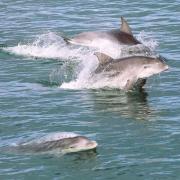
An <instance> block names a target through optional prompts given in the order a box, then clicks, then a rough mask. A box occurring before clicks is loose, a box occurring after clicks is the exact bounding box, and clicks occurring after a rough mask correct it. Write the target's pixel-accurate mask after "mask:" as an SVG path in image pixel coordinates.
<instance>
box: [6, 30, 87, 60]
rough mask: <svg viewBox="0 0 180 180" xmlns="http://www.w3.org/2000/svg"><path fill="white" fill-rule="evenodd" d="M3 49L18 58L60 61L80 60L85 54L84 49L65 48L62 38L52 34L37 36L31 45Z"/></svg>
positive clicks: (20, 44)
mask: <svg viewBox="0 0 180 180" xmlns="http://www.w3.org/2000/svg"><path fill="white" fill-rule="evenodd" d="M3 49H4V51H7V52H9V53H12V54H16V55H20V56H26V57H37V58H51V59H61V60H62V59H70V58H76V57H78V58H81V56H82V55H83V54H84V53H86V49H85V48H83V47H76V48H72V47H71V46H67V45H66V43H65V42H64V40H63V38H62V37H61V36H59V35H57V34H56V33H53V32H49V33H46V34H42V35H40V36H37V38H36V39H35V40H34V41H33V42H32V43H27V44H22V43H19V44H18V45H17V46H14V47H6V48H3Z"/></svg>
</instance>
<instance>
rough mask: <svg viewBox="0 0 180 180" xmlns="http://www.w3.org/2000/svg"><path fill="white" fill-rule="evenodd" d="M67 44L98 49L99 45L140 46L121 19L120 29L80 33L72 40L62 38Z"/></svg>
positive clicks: (125, 22) (124, 21)
mask: <svg viewBox="0 0 180 180" xmlns="http://www.w3.org/2000/svg"><path fill="white" fill-rule="evenodd" d="M63 38H64V40H65V41H66V42H67V43H70V44H76V45H82V46H88V47H95V48H99V47H100V45H102V44H103V45H104V44H105V45H106V46H110V47H112V46H115V45H116V46H117V45H137V44H141V42H140V41H138V40H137V39H136V38H135V37H134V36H133V33H132V31H131V28H130V27H129V25H128V23H127V21H126V20H125V19H124V18H123V17H121V28H120V29H113V30H108V31H92V32H82V33H80V34H77V35H76V36H74V37H73V38H66V37H63Z"/></svg>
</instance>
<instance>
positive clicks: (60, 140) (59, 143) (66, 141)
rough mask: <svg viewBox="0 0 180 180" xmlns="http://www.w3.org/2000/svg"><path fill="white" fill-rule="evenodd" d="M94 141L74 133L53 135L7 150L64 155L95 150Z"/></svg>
mask: <svg viewBox="0 0 180 180" xmlns="http://www.w3.org/2000/svg"><path fill="white" fill-rule="evenodd" d="M96 146H97V143H96V141H91V140H90V139H88V138H87V137H85V136H81V135H78V134H75V133H68V132H62V133H53V134H50V135H48V136H44V137H41V138H38V139H35V140H31V141H28V142H23V143H19V144H15V145H14V146H11V147H10V148H9V149H8V150H9V151H10V152H11V151H13V152H14V151H15V152H24V153H51V154H59V153H60V154H66V153H72V152H79V151H86V150H90V149H95V148H96Z"/></svg>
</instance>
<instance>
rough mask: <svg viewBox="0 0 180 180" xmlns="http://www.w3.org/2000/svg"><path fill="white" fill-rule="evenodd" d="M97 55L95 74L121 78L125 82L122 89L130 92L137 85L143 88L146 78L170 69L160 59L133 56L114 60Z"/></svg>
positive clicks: (97, 53) (100, 54)
mask: <svg viewBox="0 0 180 180" xmlns="http://www.w3.org/2000/svg"><path fill="white" fill-rule="evenodd" d="M95 55H96V56H97V58H98V60H99V66H98V67H97V69H96V70H95V74H101V73H105V74H107V75H108V76H110V77H117V76H118V77H121V78H120V79H121V80H122V81H123V82H124V85H123V87H122V89H125V90H130V89H132V88H133V87H134V86H135V85H138V86H139V87H142V86H144V84H145V83H146V78H148V77H150V76H152V75H154V74H158V73H160V72H162V71H165V70H167V69H168V65H167V64H165V62H164V60H163V59H161V58H160V57H159V58H152V57H145V56H132V57H126V58H122V59H117V60H114V59H113V58H111V57H109V56H107V55H105V54H102V53H99V52H96V53H95Z"/></svg>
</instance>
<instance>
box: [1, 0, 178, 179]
mask: <svg viewBox="0 0 180 180" xmlns="http://www.w3.org/2000/svg"><path fill="white" fill-rule="evenodd" d="M120 16H124V17H125V18H126V19H127V21H128V22H129V24H130V26H131V28H132V30H133V33H134V35H135V36H136V37H140V38H141V39H143V42H145V43H146V45H148V46H150V47H153V48H154V50H155V51H156V52H158V53H160V54H161V55H163V56H164V57H166V58H167V59H168V60H167V64H168V65H169V66H170V68H169V70H168V71H167V72H163V73H162V74H161V75H156V76H154V77H152V78H150V79H149V80H148V83H147V85H146V86H145V89H144V91H143V92H141V93H140V92H136V91H133V92H129V93H125V92H122V91H121V90H119V89H114V88H111V87H109V88H98V86H96V88H91V87H90V85H91V84H90V83H91V82H89V84H88V81H85V80H87V79H86V76H87V74H88V70H89V69H86V67H91V65H92V63H91V58H93V57H91V55H90V54H91V52H89V50H87V49H86V48H81V47H78V48H77V47H67V46H66V45H65V44H63V41H62V38H61V35H62V34H63V35H67V36H72V35H74V34H77V33H80V32H83V31H92V30H105V29H113V28H119V26H120ZM0 44H1V46H2V47H1V48H0V147H2V146H3V145H5V144H11V143H14V142H18V141H20V140H22V139H23V140H24V139H26V138H29V137H36V135H40V134H48V133H50V132H59V131H60V132H61V131H63V132H64V131H67V132H75V133H79V134H82V135H85V136H87V137H89V138H90V139H93V140H95V141H97V142H98V148H97V150H96V152H95V151H89V152H83V153H77V154H69V155H64V156H61V157H56V156H53V155H38V154H36V155H35V154H32V155H25V154H15V153H14V154H13V153H11V154H9V153H6V152H4V151H0V179H2V180H5V179H17V180H21V179H22V180H23V179H25V180H32V179H53V180H59V179H60V180H61V179H68V180H69V179H72V180H84V179H86V180H92V179H97V180H100V179H102V180H105V179H108V180H109V179H113V180H114V179H117V180H118V179H123V180H126V179H128V180H131V179H133V180H135V179H138V180H139V179H146V180H155V179H157V180H159V179H163V180H164V179H168V180H171V179H177V180H178V179H180V172H179V169H180V140H179V139H180V76H179V75H180V54H179V47H180V1H179V0H175V1H173V2H171V1H168V2H167V1H162V0H159V1H154V0H151V1H145V0H143V1H137V0H135V1H129V0H123V1H116V0H113V1H109V0H99V1H94V0H90V1H84V0H82V1H78V0H74V1H73V0H70V1H64V0H63V1H58V0H53V1H50V0H45V1H43V0H40V1H35V0H27V1H25V0H1V1H0ZM80 59H83V61H84V62H85V63H84V64H83V66H78V67H77V63H78V61H79V60H80ZM69 60H70V61H71V62H70V63H69ZM84 81H85V82H84ZM101 83H102V82H101V81H100V82H99V84H101ZM99 84H98V85H99ZM63 87H66V88H63Z"/></svg>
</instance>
